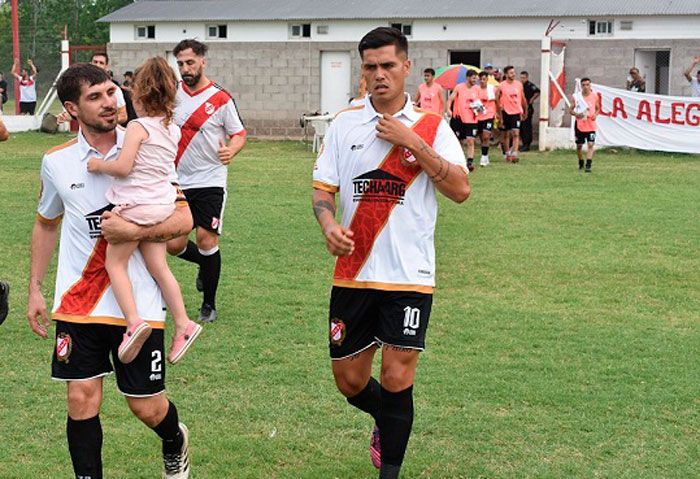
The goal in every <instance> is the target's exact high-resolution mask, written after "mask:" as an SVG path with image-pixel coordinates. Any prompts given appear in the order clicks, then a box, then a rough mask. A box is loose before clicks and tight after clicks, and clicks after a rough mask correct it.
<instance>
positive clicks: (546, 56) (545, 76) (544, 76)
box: [538, 36, 552, 151]
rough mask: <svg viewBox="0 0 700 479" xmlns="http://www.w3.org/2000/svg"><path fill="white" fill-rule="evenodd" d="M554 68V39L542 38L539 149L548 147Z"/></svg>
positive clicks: (543, 149)
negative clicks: (551, 86)
mask: <svg viewBox="0 0 700 479" xmlns="http://www.w3.org/2000/svg"><path fill="white" fill-rule="evenodd" d="M551 69H552V39H551V38H550V37H548V36H545V37H544V38H542V61H541V65H540V82H541V83H540V125H539V126H540V138H539V142H538V144H539V150H540V151H545V150H546V149H547V129H548V128H549V75H550V70H551Z"/></svg>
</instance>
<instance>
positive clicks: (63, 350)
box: [56, 333, 73, 363]
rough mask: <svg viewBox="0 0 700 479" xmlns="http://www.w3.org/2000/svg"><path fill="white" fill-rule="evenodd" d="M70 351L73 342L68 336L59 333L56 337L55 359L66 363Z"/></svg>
mask: <svg viewBox="0 0 700 479" xmlns="http://www.w3.org/2000/svg"><path fill="white" fill-rule="evenodd" d="M72 350H73V340H72V339H71V337H70V335H69V334H66V333H59V335H58V337H56V358H57V359H58V360H59V361H61V362H63V363H67V362H68V358H69V357H70V353H71V351H72Z"/></svg>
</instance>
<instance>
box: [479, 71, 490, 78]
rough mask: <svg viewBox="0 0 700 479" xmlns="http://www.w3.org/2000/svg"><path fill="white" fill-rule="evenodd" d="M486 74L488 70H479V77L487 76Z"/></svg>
mask: <svg viewBox="0 0 700 479" xmlns="http://www.w3.org/2000/svg"><path fill="white" fill-rule="evenodd" d="M487 76H489V72H487V71H486V70H481V71H480V72H479V78H481V77H487Z"/></svg>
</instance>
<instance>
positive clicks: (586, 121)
mask: <svg viewBox="0 0 700 479" xmlns="http://www.w3.org/2000/svg"><path fill="white" fill-rule="evenodd" d="M581 96H583V95H581ZM583 99H584V101H585V102H586V107H587V108H588V115H587V116H586V118H583V119H579V118H577V119H576V128H578V131H580V132H582V133H591V132H595V131H596V130H597V129H598V126H597V125H596V121H595V119H596V116H595V110H596V105H597V104H598V102H599V101H600V95H599V94H598V93H596V92H594V91H592V92H591V93H589V94H588V96H583ZM574 103H576V96H574Z"/></svg>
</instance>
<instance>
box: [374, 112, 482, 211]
mask: <svg viewBox="0 0 700 479" xmlns="http://www.w3.org/2000/svg"><path fill="white" fill-rule="evenodd" d="M377 131H378V133H377V136H378V137H379V138H382V139H383V140H386V141H388V142H390V143H393V144H394V145H398V146H402V147H404V148H406V149H407V150H409V151H410V152H411V153H413V156H415V157H416V160H417V163H418V165H420V167H421V168H422V169H423V171H425V173H426V174H427V175H428V177H429V178H430V180H431V181H432V182H433V184H434V185H435V188H437V190H438V191H439V192H440V193H442V194H443V195H445V196H447V197H448V198H449V199H451V200H452V201H454V202H457V203H462V202H463V201H465V200H466V199H467V198H469V193H470V192H471V187H470V186H469V177H468V176H467V172H466V170H465V169H464V168H460V167H459V166H457V165H454V164H452V163H450V162H449V161H447V160H446V159H444V158H443V157H442V156H440V155H439V154H438V153H437V152H436V151H435V150H433V149H432V148H431V147H430V145H428V144H427V143H426V142H425V141H424V140H423V139H422V138H421V137H420V136H418V135H417V134H416V133H415V132H414V131H413V130H411V129H410V128H408V127H407V126H406V125H404V124H403V123H401V121H399V120H398V119H396V118H394V117H393V116H391V115H384V118H382V119H381V120H379V123H378V124H377Z"/></svg>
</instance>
